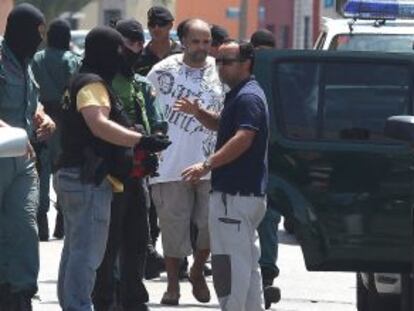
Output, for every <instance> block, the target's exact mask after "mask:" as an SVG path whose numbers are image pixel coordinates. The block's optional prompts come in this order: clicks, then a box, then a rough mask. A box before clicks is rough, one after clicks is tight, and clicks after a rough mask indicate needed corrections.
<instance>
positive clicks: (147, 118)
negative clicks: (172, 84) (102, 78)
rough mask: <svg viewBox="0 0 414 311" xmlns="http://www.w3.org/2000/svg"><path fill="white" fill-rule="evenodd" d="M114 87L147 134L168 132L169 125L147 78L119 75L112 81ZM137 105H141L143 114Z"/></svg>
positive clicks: (124, 105) (135, 120) (131, 114)
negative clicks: (138, 111)
mask: <svg viewBox="0 0 414 311" xmlns="http://www.w3.org/2000/svg"><path fill="white" fill-rule="evenodd" d="M131 81H132V83H131ZM112 87H113V89H114V91H115V93H116V94H117V95H118V97H119V98H120V100H121V102H122V104H123V107H124V109H125V111H126V112H127V114H128V116H129V117H130V119H131V120H132V121H133V122H134V123H136V124H142V125H143V126H144V129H145V130H146V131H147V133H153V132H156V131H161V132H163V133H166V132H167V129H168V123H167V121H165V119H164V114H163V113H162V111H161V108H160V106H159V103H158V100H157V99H156V96H155V91H154V88H153V87H152V85H151V83H150V82H149V81H148V80H147V79H146V78H145V77H143V76H141V75H139V74H135V75H134V76H133V77H131V78H126V77H125V76H123V75H121V74H118V75H116V77H115V78H114V80H113V81H112ZM137 104H138V105H140V111H142V112H143V113H142V114H141V113H137ZM140 115H141V116H140ZM138 118H139V119H138Z"/></svg>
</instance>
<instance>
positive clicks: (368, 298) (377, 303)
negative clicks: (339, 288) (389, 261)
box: [356, 273, 401, 311]
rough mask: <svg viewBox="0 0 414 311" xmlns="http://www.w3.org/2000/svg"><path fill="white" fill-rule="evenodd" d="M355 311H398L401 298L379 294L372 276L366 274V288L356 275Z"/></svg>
mask: <svg viewBox="0 0 414 311" xmlns="http://www.w3.org/2000/svg"><path fill="white" fill-rule="evenodd" d="M356 278H357V286H356V296H357V310H358V311H399V310H401V298H400V295H397V294H379V293H378V292H377V290H376V288H375V281H374V275H373V274H372V273H369V274H368V288H367V287H366V286H365V285H364V282H363V281H362V275H361V273H357V277H356Z"/></svg>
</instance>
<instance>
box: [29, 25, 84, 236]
mask: <svg viewBox="0 0 414 311" xmlns="http://www.w3.org/2000/svg"><path fill="white" fill-rule="evenodd" d="M70 38H71V36H70V25H69V23H68V22H67V21H65V20H63V19H56V20H54V21H52V22H51V23H50V26H49V30H48V32H47V47H46V48H45V49H44V50H42V51H40V52H37V53H36V54H35V56H34V58H33V63H32V70H33V74H34V76H35V79H36V81H37V83H38V84H39V88H40V90H39V92H40V95H39V99H40V102H41V103H42V105H43V107H44V109H45V112H46V113H47V114H48V115H49V116H50V117H51V118H52V119H53V121H55V123H56V124H57V131H55V133H54V134H53V136H52V137H51V138H50V139H49V140H48V141H47V143H46V144H40V145H39V147H40V148H38V150H39V151H38V152H37V156H38V163H39V165H38V166H39V167H38V168H39V179H40V185H39V186H40V193H39V210H38V214H37V220H38V225H39V239H40V241H47V240H48V239H49V226H48V220H47V212H48V211H49V202H50V198H49V185H50V175H51V173H52V171H54V169H55V166H56V162H57V157H58V154H59V149H60V147H59V145H60V144H59V141H60V130H59V124H60V118H61V109H62V107H61V106H62V98H63V93H64V92H65V90H67V88H68V84H69V80H70V78H71V76H72V75H73V74H74V73H75V71H76V70H77V68H78V67H79V64H80V58H79V57H78V56H77V55H75V54H74V53H72V52H71V51H69V43H70ZM56 217H57V219H56V228H55V234H54V235H55V236H56V237H57V238H61V237H62V234H63V233H62V232H63V228H62V225H63V223H62V214H61V213H60V211H59V209H58V214H57V216H56Z"/></svg>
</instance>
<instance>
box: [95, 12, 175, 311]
mask: <svg viewBox="0 0 414 311" xmlns="http://www.w3.org/2000/svg"><path fill="white" fill-rule="evenodd" d="M116 30H118V31H119V32H120V33H121V34H122V36H123V39H124V44H125V46H124V52H123V54H124V60H123V63H122V65H121V69H120V72H119V73H118V74H117V75H116V76H115V78H114V80H113V81H112V87H113V89H114V91H115V94H117V95H118V97H119V99H120V100H121V103H122V105H123V107H124V109H125V111H126V113H127V114H128V117H129V119H130V120H131V121H132V122H133V123H134V125H135V126H138V127H140V128H141V131H142V132H143V133H147V134H149V133H155V132H160V133H164V134H165V133H166V131H167V126H168V123H167V122H166V121H164V119H163V115H162V114H161V113H160V108H159V107H158V101H157V100H156V97H155V91H154V90H153V88H152V86H151V84H150V83H149V81H148V80H146V79H145V78H144V77H142V76H140V75H138V74H134V71H133V66H134V64H135V62H136V61H137V59H138V57H139V56H140V54H141V51H142V48H143V46H144V41H145V39H144V31H143V29H142V25H141V24H140V23H139V22H138V21H137V20H135V19H125V20H120V21H118V22H117V23H116ZM142 155H143V156H144V157H145V155H144V154H142ZM144 161H145V164H144V165H141V166H140V167H139V169H137V170H134V174H132V175H131V176H129V177H128V178H127V179H126V180H125V182H124V191H123V192H120V193H114V198H113V201H112V210H111V223H110V229H109V238H108V243H107V246H106V251H105V257H104V260H103V262H102V264H101V266H100V267H99V269H98V271H97V278H96V283H95V289H94V293H93V302H94V307H95V310H96V311H101V310H109V309H110V308H111V305H113V304H119V305H120V306H122V310H125V311H127V310H134V311H144V310H148V306H147V305H146V303H147V302H148V292H147V290H146V288H145V285H144V283H143V274H144V268H145V259H146V253H147V245H148V238H149V224H148V209H149V196H148V188H147V182H146V179H145V177H146V176H148V175H149V174H151V173H154V172H155V170H156V168H157V165H158V159H157V155H155V154H152V155H149V156H148V157H146V158H145V159H142V162H144ZM118 255H119V257H118ZM117 258H119V272H120V273H119V274H120V280H119V283H118V284H119V290H115V287H116V285H115V284H116V282H115V278H114V270H115V263H116V259H117ZM115 293H119V297H116V298H117V301H114V296H115V295H114V294H115Z"/></svg>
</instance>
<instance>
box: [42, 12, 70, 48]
mask: <svg viewBox="0 0 414 311" xmlns="http://www.w3.org/2000/svg"><path fill="white" fill-rule="evenodd" d="M69 44H70V25H69V23H68V22H67V21H66V20H64V19H59V18H57V19H55V20H53V21H52V22H51V23H50V25H49V30H48V31H47V45H48V46H49V47H52V48H55V49H58V50H65V51H67V50H69Z"/></svg>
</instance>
